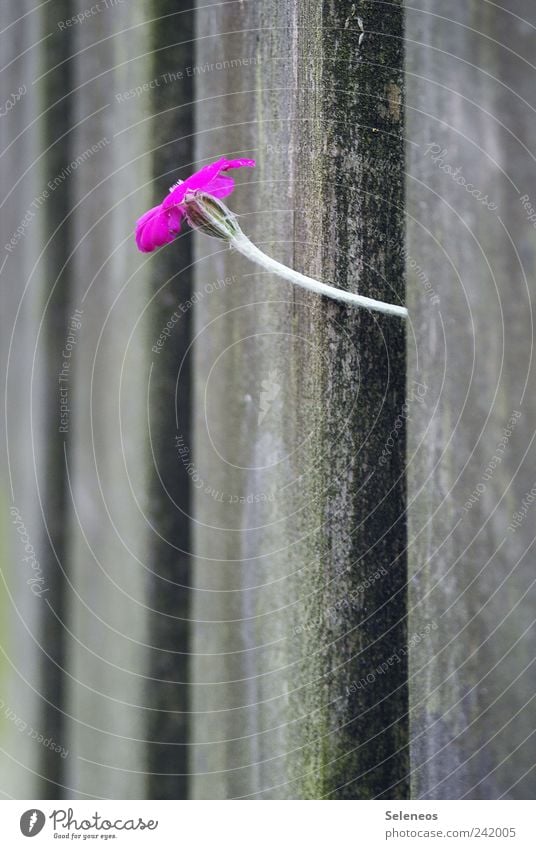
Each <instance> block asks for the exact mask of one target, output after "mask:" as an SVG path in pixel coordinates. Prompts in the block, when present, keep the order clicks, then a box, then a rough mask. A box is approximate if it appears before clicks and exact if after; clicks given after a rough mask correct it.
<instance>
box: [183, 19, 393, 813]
mask: <svg viewBox="0 0 536 849" xmlns="http://www.w3.org/2000/svg"><path fill="white" fill-rule="evenodd" d="M197 17H198V35H199V42H198V58H197V63H198V64H207V63H208V64H210V63H215V62H217V61H224V60H227V61H228V62H231V63H232V61H233V60H234V62H235V64H234V67H232V66H227V67H226V69H225V70H222V71H220V72H213V73H210V74H209V73H204V74H201V75H200V76H199V79H198V98H197V120H198V135H197V153H198V157H199V161H200V162H202V161H204V160H205V159H209V158H212V157H214V156H215V155H220V154H225V155H228V156H229V155H241V156H254V157H255V158H256V159H257V162H258V165H257V168H256V170H255V172H254V174H252V175H249V174H243V175H241V176H240V178H239V179H240V182H244V183H247V188H246V187H240V188H239V189H238V190H237V192H236V193H235V194H234V195H233V197H232V199H231V200H232V204H231V205H232V207H233V209H235V210H236V211H237V212H239V213H240V215H241V224H242V226H243V228H244V229H245V231H246V232H247V233H248V235H250V236H251V237H252V239H253V241H255V242H256V243H257V244H259V246H260V247H262V248H263V249H265V250H266V251H267V252H268V253H271V254H273V256H274V257H276V258H277V259H280V260H283V261H285V262H287V263H289V264H292V265H294V266H295V267H296V268H298V269H299V270H301V271H304V272H306V273H310V274H317V275H319V276H320V277H321V278H322V279H325V280H326V281H328V282H333V283H335V284H336V285H339V286H341V287H342V288H348V289H351V290H353V291H359V292H361V293H362V294H365V295H369V296H372V297H380V298H384V299H387V300H391V301H394V302H403V298H404V268H403V265H404V263H403V250H402V245H403V209H402V207H403V142H402V122H403V109H402V87H403V68H402V66H403V41H402V35H403V31H402V9H401V6H400V4H398V3H395V4H391V5H390V8H389V10H388V11H387V10H385V9H384V8H383V7H380V6H379V5H378V4H377V3H371V2H363V3H353V4H352V3H346V2H343V3H323V4H322V3H317V2H307V3H305V2H300V3H277V4H275V3H271V2H268V3H262V4H252V3H247V4H230V5H228V6H224V7H221V8H219V9H218V12H217V13H215V12H214V10H211V12H210V15H209V14H208V13H206V12H205V13H204V12H203V10H202V8H200V7H199V8H198V13H197ZM358 17H359V18H362V20H363V22H364V29H365V30H366V33H365V37H364V38H363V39H361V45H360V43H359V42H360V36H361V35H362V31H361V29H360V27H359V23H358V20H357V19H358ZM238 60H242V61H240V62H239V61H238ZM244 60H246V61H244ZM222 128H223V129H222ZM228 277H230V278H231V284H230V285H229V286H226V287H225V290H224V291H219V292H217V293H215V294H211V295H210V297H206V296H204V295H203V293H204V291H205V289H204V287H205V286H206V284H207V283H210V282H211V281H213V280H215V279H226V278H228ZM196 279H197V282H196V290H197V292H198V293H199V294H200V296H201V295H203V297H202V299H201V300H200V303H199V304H198V306H197V309H196V328H195V338H196V343H195V349H194V375H195V377H194V382H195V386H194V391H195V395H194V411H195V419H194V442H193V456H194V459H195V466H196V468H195V470H194V472H193V474H195V476H196V477H195V478H193V477H192V480H193V481H194V485H195V487H196V489H195V501H194V503H195V517H196V525H195V532H194V546H195V552H196V555H197V557H196V566H195V578H194V582H195V587H196V589H195V594H194V607H193V620H194V623H195V624H194V633H193V652H194V657H193V664H192V678H193V693H194V696H193V709H194V719H193V734H194V743H195V746H194V748H193V751H192V759H191V770H192V773H193V774H194V778H193V782H192V795H193V796H194V797H196V798H199V797H200V798H221V797H224V798H228V797H248V798H321V797H329V798H372V797H378V796H382V795H383V794H385V795H387V796H390V797H404V796H406V794H407V792H408V788H407V783H406V775H407V763H406V760H407V758H406V756H407V752H406V749H405V745H406V722H407V699H406V692H405V687H404V677H405V651H404V646H405V642H404V640H405V621H404V617H405V574H406V571H405V570H406V566H405V555H404V550H405V520H404V499H405V489H404V482H403V457H404V431H403V427H402V428H401V429H399V430H398V431H397V434H396V439H394V440H393V444H392V447H391V448H390V449H388V450H389V453H388V454H387V453H386V454H385V455H384V456H385V462H384V463H380V458H381V457H382V453H383V452H384V449H386V443H387V440H388V439H389V435H390V433H391V431H392V430H393V427H394V422H395V420H396V418H397V416H398V415H399V413H400V410H401V407H402V406H403V404H404V393H405V384H404V380H405V377H404V376H405V354H404V347H405V339H404V328H403V327H401V325H400V324H399V323H397V321H396V320H391V319H388V318H383V317H378V316H371V315H369V314H367V313H365V312H356V311H353V310H350V309H346V308H344V307H340V306H337V305H335V304H333V303H329V302H328V301H325V300H320V299H318V298H315V297H313V296H308V295H307V294H306V293H303V292H301V291H299V290H296V289H293V288H291V287H290V286H289V285H288V284H287V283H285V282H283V281H281V280H278V279H274V278H272V277H270V276H269V275H267V274H265V273H261V272H259V271H257V270H256V269H255V268H254V267H252V266H251V265H249V264H247V262H246V261H244V260H243V259H241V258H239V257H234V256H232V255H229V253H228V251H226V250H225V249H224V248H222V246H221V245H219V244H218V243H217V242H209V241H207V240H206V239H205V240H204V241H202V240H201V238H200V239H199V242H198V248H197V265H196ZM384 664H385V667H384V666H383V665H384ZM367 674H370V676H371V677H370V679H369V680H368V681H365V684H364V685H363V684H362V679H363V678H364V677H365V676H366V675H367Z"/></svg>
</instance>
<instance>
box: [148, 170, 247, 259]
mask: <svg viewBox="0 0 536 849" xmlns="http://www.w3.org/2000/svg"><path fill="white" fill-rule="evenodd" d="M254 165H255V160H254V159H226V158H225V157H221V158H220V159H217V160H216V162H211V163H210V165H205V167H204V168H201V169H200V170H199V171H196V172H195V174H192V175H191V176H190V177H188V178H187V179H186V180H184V182H182V183H179V185H177V186H175V188H173V189H172V190H171V191H170V193H169V194H168V195H167V197H166V198H164V200H163V201H162V203H161V204H159V205H158V206H153V208H152V209H149V210H148V211H147V212H146V213H145V214H144V215H142V216H141V218H140V219H139V220H138V221H137V223H136V244H137V245H138V248H139V249H140V251H144V252H149V251H154V250H155V248H159V247H161V245H165V244H167V243H168V242H172V241H173V239H174V238H175V236H176V235H177V233H179V232H180V229H181V223H182V219H183V218H184V217H185V214H186V210H185V208H184V206H185V204H184V198H185V196H186V194H187V193H188V192H192V193H193V192H197V191H201V192H204V193H205V194H208V195H212V196H213V197H215V198H224V197H226V196H227V195H229V194H231V192H232V191H233V189H234V180H233V179H232V178H231V177H227V176H224V175H223V173H222V172H225V171H230V170H231V169H232V168H243V167H247V168H253V167H254Z"/></svg>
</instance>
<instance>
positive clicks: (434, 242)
mask: <svg viewBox="0 0 536 849" xmlns="http://www.w3.org/2000/svg"><path fill="white" fill-rule="evenodd" d="M419 5H420V10H419V11H416V10H414V9H409V8H408V11H407V38H408V41H407V43H408V78H407V79H408V83H407V86H408V113H407V114H408V122H407V132H408V136H409V138H411V139H412V144H411V145H410V147H409V148H408V150H409V158H408V171H409V179H408V226H409V244H408V290H409V291H408V301H409V304H408V305H409V309H410V314H411V319H412V320H411V324H410V325H409V336H408V340H409V348H408V350H409V377H410V381H413V380H414V381H417V383H415V387H416V392H415V403H413V404H412V408H411V409H412V412H411V424H410V425H409V427H408V433H409V445H408V465H409V484H408V485H409V495H408V503H409V520H410V525H409V564H410V578H411V582H410V586H411V593H410V601H409V636H410V647H411V648H410V651H411V661H410V688H409V689H410V698H411V717H412V721H411V767H412V795H413V796H414V797H415V798H440V799H441V798H447V799H453V798H454V799H457V798H468V799H478V798H482V799H495V798H522V799H524V798H531V797H532V795H533V787H534V772H533V765H534V757H533V753H534V746H533V745H531V743H530V742H529V741H530V740H531V738H532V735H533V734H534V701H533V700H534V687H533V663H534V657H533V655H534V651H533V648H532V642H531V634H532V633H533V631H531V628H532V627H533V624H534V621H533V614H534V611H533V604H531V597H532V596H533V593H534V589H533V587H534V568H533V555H532V546H533V542H534V531H533V524H534V523H533V520H532V518H531V511H532V507H531V501H532V500H533V498H534V492H536V490H534V492H533V494H530V491H531V489H533V488H534V417H535V400H534V399H535V392H534V373H533V365H532V354H531V344H532V342H531V340H532V337H533V327H532V307H531V297H532V296H533V292H534V250H535V245H536V236H535V232H534V223H533V221H531V220H530V215H531V214H532V213H531V212H530V205H531V204H532V206H533V207H536V181H535V179H534V157H533V154H532V153H531V152H530V142H531V138H532V127H533V123H534V108H533V106H532V99H533V88H534V87H533V68H532V66H531V65H530V62H531V60H532V45H533V41H534V25H535V22H536V19H535V17H534V6H533V4H532V3H530V2H528V0H526V2H520V3H517V4H516V15H514V14H511V13H510V11H508V10H507V9H500V8H499V6H497V5H492V4H484V3H476V4H475V3H464V2H463V0H459V2H454V3H452V4H449V15H448V20H447V18H445V17H444V8H445V7H444V4H442V3H440V2H439V0H426V2H425V3H421V4H419ZM527 204H528V205H527ZM535 217H536V216H535ZM419 387H420V388H419ZM419 393H420V394H421V395H422V397H421V398H419V397H418V394H419ZM531 788H532V789H531Z"/></svg>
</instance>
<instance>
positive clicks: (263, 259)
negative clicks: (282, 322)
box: [229, 232, 408, 318]
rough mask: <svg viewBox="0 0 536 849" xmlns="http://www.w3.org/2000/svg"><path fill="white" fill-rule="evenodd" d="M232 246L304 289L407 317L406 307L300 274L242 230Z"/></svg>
mask: <svg viewBox="0 0 536 849" xmlns="http://www.w3.org/2000/svg"><path fill="white" fill-rule="evenodd" d="M229 241H230V244H231V247H233V248H235V250H237V251H239V252H240V253H241V254H243V256H245V257H247V258H248V259H250V260H252V262H256V263H257V264H258V265H260V266H262V268H265V269H266V270H267V271H272V272H273V273H274V274H278V275H279V276H280V277H283V278H284V279H285V280H289V281H290V282H291V283H296V284H297V285H298V286H301V287H302V288H303V289H308V290H309V291H310V292H315V293H316V294H317V295H324V296H325V297H327V298H332V299H333V300H336V301H342V302H343V303H346V304H352V306H355V307H364V309H367V310H375V311H376V312H383V313H387V315H397V316H399V318H407V316H408V311H407V309H406V308H405V307H399V306H396V305H395V304H386V303H384V302H383V301H375V300H374V298H365V297H364V296H363V295H355V294H354V293H353V292H345V291H344V290H343V289H337V288H335V286H328V285H327V283H321V282H320V281H319V280H315V279H314V278H313V277H307V276H306V275H305V274H300V272H299V271H294V269H292V268H289V267H288V266H287V265H283V263H281V262H277V260H275V259H272V258H271V257H269V256H267V255H266V254H265V253H263V251H261V250H260V248H258V247H257V246H256V245H254V244H253V242H250V240H249V239H248V237H247V236H245V235H244V234H243V233H242V232H240V233H239V234H236V235H234V236H232V237H231V238H230V240H229Z"/></svg>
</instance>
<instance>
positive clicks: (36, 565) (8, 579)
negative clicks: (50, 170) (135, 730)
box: [0, 2, 47, 798]
mask: <svg viewBox="0 0 536 849" xmlns="http://www.w3.org/2000/svg"><path fill="white" fill-rule="evenodd" d="M3 22H4V27H6V29H5V31H4V32H3V34H2V36H1V44H2V56H3V58H4V60H5V61H4V65H5V68H4V70H3V72H2V101H1V103H0V110H1V113H2V114H1V116H0V134H1V136H0V137H1V143H0V147H1V156H2V168H1V170H0V175H1V176H0V179H1V198H0V203H1V205H2V221H3V222H4V224H5V226H4V228H3V239H2V249H1V260H0V269H1V295H0V297H1V309H0V321H1V325H2V328H1V334H0V339H1V343H0V344H1V366H2V368H1V371H2V377H3V393H2V399H3V411H2V426H1V430H2V433H1V442H2V520H1V521H2V533H1V539H2V560H1V568H2V577H1V582H0V596H1V616H0V620H1V626H0V627H1V638H0V641H1V650H0V747H1V758H0V792H1V795H2V797H3V798H27V797H32V796H33V797H35V796H37V795H39V792H40V790H41V789H42V786H43V785H42V783H41V776H42V766H43V745H42V743H41V742H39V740H38V737H39V735H40V734H42V735H43V737H42V738H41V739H42V740H43V741H44V740H45V739H46V737H45V735H44V732H45V727H44V723H43V699H42V692H43V690H42V687H43V679H42V676H41V674H40V664H41V662H42V660H43V658H44V655H45V651H46V649H45V647H44V645H43V631H42V626H43V611H44V605H45V599H46V592H47V585H46V578H45V574H44V573H45V566H44V563H43V562H42V561H43V560H44V552H45V546H44V541H45V529H44V527H43V522H42V517H41V511H40V505H39V500H38V495H37V481H36V469H35V466H34V462H33V450H34V448H35V447H36V445H39V443H40V442H41V440H42V438H43V437H42V433H43V430H42V428H43V426H44V424H45V414H44V408H43V404H42V402H43V400H44V399H43V394H42V392H39V391H38V392H37V393H36V395H34V396H33V397H32V386H33V385H34V384H33V381H34V380H35V373H34V372H33V368H34V361H33V354H34V351H35V346H36V342H37V336H38V330H39V324H40V321H41V317H42V308H43V301H44V297H45V296H46V280H44V279H43V277H41V276H40V275H39V274H36V273H35V266H36V262H37V260H38V256H39V250H40V243H41V234H42V232H43V218H42V216H41V215H40V214H39V210H38V207H37V206H35V205H34V200H35V198H36V195H37V194H38V193H39V191H40V189H41V186H42V181H43V175H44V169H43V167H42V163H41V162H40V160H39V152H40V150H39V141H40V140H39V136H38V134H37V133H35V131H32V130H31V126H32V122H34V121H35V119H36V118H37V116H38V115H39V113H40V111H41V109H42V106H43V103H42V100H41V98H40V93H39V90H38V89H37V88H36V87H35V86H33V85H32V83H33V81H34V80H35V78H36V77H37V76H38V74H39V71H40V67H41V62H42V57H43V50H42V48H40V47H38V46H37V45H38V42H39V40H40V39H41V38H42V36H43V29H42V21H41V18H40V15H39V13H38V12H37V11H36V10H35V9H34V8H33V4H32V3H30V2H22V3H15V2H6V3H5V4H4V6H3ZM32 400H33V407H32ZM40 483H42V480H41V481H40Z"/></svg>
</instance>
